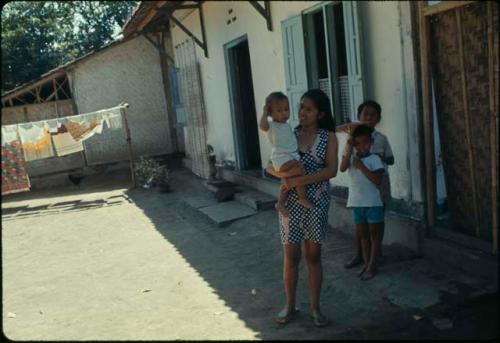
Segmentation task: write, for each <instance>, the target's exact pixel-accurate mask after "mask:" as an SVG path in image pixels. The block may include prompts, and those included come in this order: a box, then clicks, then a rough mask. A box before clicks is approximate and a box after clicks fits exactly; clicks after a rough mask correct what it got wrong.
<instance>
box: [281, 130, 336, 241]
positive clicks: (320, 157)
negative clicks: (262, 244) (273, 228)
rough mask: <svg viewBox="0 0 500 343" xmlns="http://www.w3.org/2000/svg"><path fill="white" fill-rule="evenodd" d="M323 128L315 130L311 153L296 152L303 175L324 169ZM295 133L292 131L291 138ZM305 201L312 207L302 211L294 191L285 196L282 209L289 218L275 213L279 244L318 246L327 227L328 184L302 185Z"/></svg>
mask: <svg viewBox="0 0 500 343" xmlns="http://www.w3.org/2000/svg"><path fill="white" fill-rule="evenodd" d="M328 133H329V131H328V130H326V129H318V131H317V133H316V141H315V143H314V146H313V147H312V148H311V150H309V151H307V152H305V153H302V152H300V155H301V158H300V162H301V163H302V164H303V165H304V167H305V169H306V175H309V174H314V173H316V172H317V171H319V170H320V169H322V168H325V167H326V152H327V151H326V149H327V146H328ZM297 135H298V132H297V130H295V136H296V137H297ZM306 192H307V198H308V199H309V201H311V202H312V203H313V204H314V206H315V207H314V208H311V209H306V208H304V207H303V206H302V205H300V204H299V203H298V202H297V200H298V195H297V192H296V190H295V189H293V190H291V191H290V192H289V193H288V199H287V202H286V208H287V209H288V211H289V212H290V216H289V217H288V218H287V217H283V216H282V215H281V213H279V222H280V233H281V243H282V244H285V243H292V244H295V243H300V242H302V240H304V239H308V240H311V241H313V242H316V243H322V242H323V241H324V240H325V238H326V230H327V228H328V209H329V207H330V182H329V181H328V180H325V181H321V182H317V183H313V184H309V185H306Z"/></svg>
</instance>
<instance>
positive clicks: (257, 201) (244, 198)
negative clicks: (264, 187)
mask: <svg viewBox="0 0 500 343" xmlns="http://www.w3.org/2000/svg"><path fill="white" fill-rule="evenodd" d="M234 199H235V200H236V201H239V202H240V203H242V204H245V205H247V206H250V207H251V208H253V209H254V210H257V211H259V210H269V209H272V208H274V204H275V203H276V198H274V197H272V196H270V195H268V194H265V193H262V192H259V191H256V190H253V189H250V188H248V187H243V191H242V192H240V193H236V194H235V195H234Z"/></svg>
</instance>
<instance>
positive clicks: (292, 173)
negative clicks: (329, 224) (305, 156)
mask: <svg viewBox="0 0 500 343" xmlns="http://www.w3.org/2000/svg"><path fill="white" fill-rule="evenodd" d="M278 173H279V174H280V176H281V177H297V176H302V175H304V174H305V173H306V170H305V169H304V166H303V165H302V163H300V162H299V161H296V160H291V161H288V162H286V163H285V164H283V165H282V166H281V168H280V170H279V172H278ZM295 189H296V190H297V195H298V196H299V199H298V202H299V204H301V205H302V206H304V207H305V208H313V207H314V204H313V203H312V202H310V201H309V199H307V195H306V187H305V186H297V187H295ZM280 193H281V192H280ZM278 203H279V201H278ZM283 206H284V202H283Z"/></svg>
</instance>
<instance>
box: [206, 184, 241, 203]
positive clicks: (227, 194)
mask: <svg viewBox="0 0 500 343" xmlns="http://www.w3.org/2000/svg"><path fill="white" fill-rule="evenodd" d="M204 184H205V187H206V188H207V189H208V190H209V191H210V192H212V193H213V194H214V196H215V199H217V201H218V202H223V201H230V200H233V199H234V194H235V193H238V192H241V188H240V187H239V186H238V185H237V184H235V183H232V182H228V181H225V180H215V181H205V183H204Z"/></svg>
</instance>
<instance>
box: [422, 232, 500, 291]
mask: <svg viewBox="0 0 500 343" xmlns="http://www.w3.org/2000/svg"><path fill="white" fill-rule="evenodd" d="M423 243H424V244H423V255H424V257H425V258H426V259H428V260H430V261H433V262H434V263H436V264H439V265H442V266H444V267H446V266H453V267H456V268H458V269H459V270H461V271H463V272H465V273H467V274H470V275H474V276H478V277H481V278H485V279H488V280H492V281H495V282H497V281H498V255H494V254H492V253H486V252H484V251H481V250H478V249H474V248H470V247H465V246H463V245H459V244H457V243H455V242H453V241H451V240H448V239H442V238H438V237H432V238H424V242H423Z"/></svg>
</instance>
